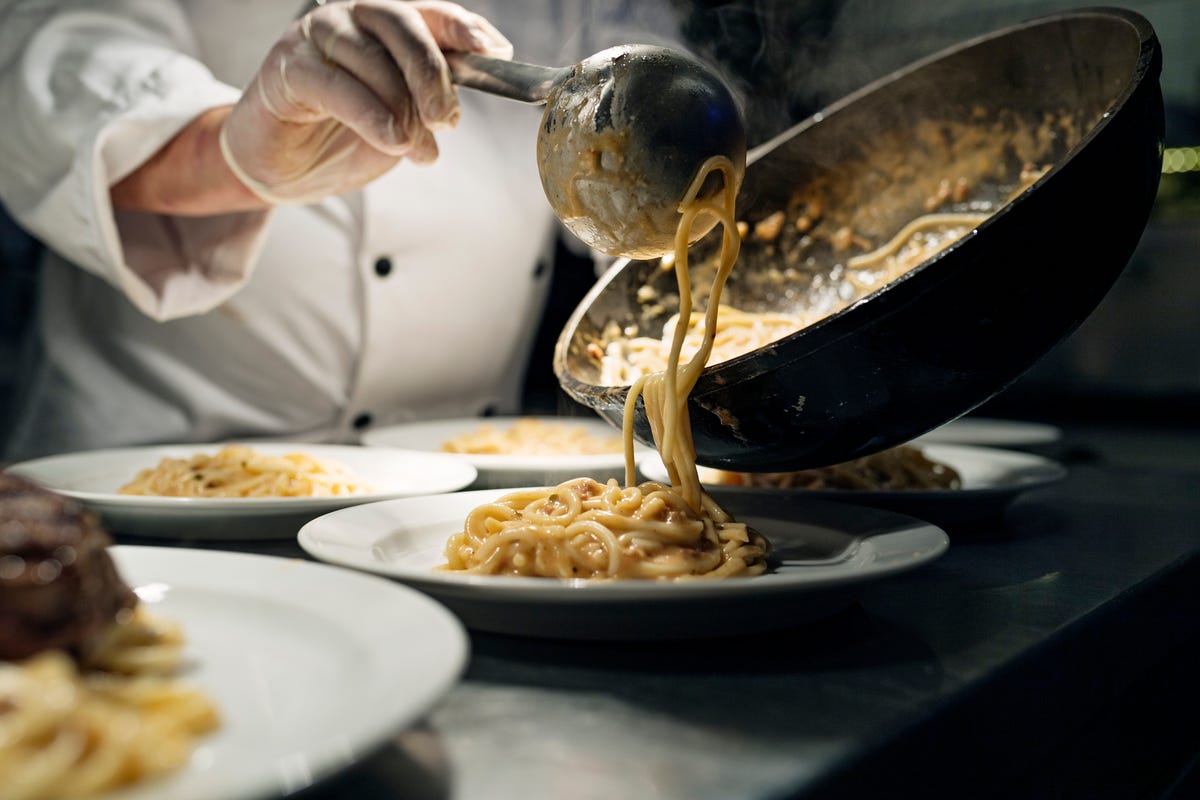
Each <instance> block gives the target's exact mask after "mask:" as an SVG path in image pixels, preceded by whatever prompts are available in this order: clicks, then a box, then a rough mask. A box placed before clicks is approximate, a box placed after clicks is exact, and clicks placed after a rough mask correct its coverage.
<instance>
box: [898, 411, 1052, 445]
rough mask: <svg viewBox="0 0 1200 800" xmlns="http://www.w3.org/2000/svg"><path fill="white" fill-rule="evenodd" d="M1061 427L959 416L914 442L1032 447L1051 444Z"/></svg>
mask: <svg viewBox="0 0 1200 800" xmlns="http://www.w3.org/2000/svg"><path fill="white" fill-rule="evenodd" d="M1061 438H1062V430H1061V429H1059V428H1057V427H1055V426H1054V425H1046V424H1044V423H1041V422H1022V421H1019V420H1009V419H988V418H987V417H960V418H959V419H956V420H954V421H952V422H947V423H946V424H945V425H943V426H941V427H940V428H934V429H933V430H931V431H930V432H929V433H926V434H924V435H923V436H918V437H917V439H916V441H918V442H920V443H921V444H970V445H976V446H979V447H1032V446H1034V445H1045V444H1053V443H1054V442H1057V441H1058V440H1059V439H1061Z"/></svg>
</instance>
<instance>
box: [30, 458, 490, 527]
mask: <svg viewBox="0 0 1200 800" xmlns="http://www.w3.org/2000/svg"><path fill="white" fill-rule="evenodd" d="M8 471H9V472H12V473H15V474H18V475H22V476H24V477H26V478H29V479H31V480H33V481H36V482H37V483H40V484H41V485H43V486H45V487H46V488H48V489H51V490H53V491H56V492H59V493H60V494H64V495H67V496H68V497H73V498H75V499H76V500H79V501H80V502H82V503H84V504H85V505H87V506H88V507H90V508H92V509H93V510H95V511H96V512H98V513H99V514H100V515H101V517H102V518H103V519H104V522H105V524H106V525H107V526H108V527H109V528H110V529H111V530H112V531H113V532H114V533H116V534H118V535H130V536H140V537H153V538H160V539H172V540H179V539H190V540H204V539H280V538H289V539H290V538H292V537H294V536H295V535H296V531H297V530H299V528H300V526H301V525H302V524H304V523H305V522H307V521H308V520H310V519H312V518H313V517H316V516H319V515H321V514H324V513H327V512H329V511H333V510H335V509H338V508H344V507H346V506H349V505H355V504H358V503H368V502H374V501H377V500H389V499H393V498H397V497H410V496H413V495H421V494H438V493H442V492H452V491H457V490H459V489H462V488H464V487H466V486H469V485H470V484H471V482H472V481H474V480H475V476H476V470H475V468H474V467H472V466H471V465H470V464H469V463H466V462H464V461H463V460H461V459H458V458H455V457H453V456H451V455H448V454H440V453H429V452H424V451H421V450H401V449H397V448H367V447H359V446H357V445H333V444H316V443H310V442H247V443H225V444H207V445H206V444H176V445H153V446H146V447H130V448H119V449H111V450H91V451H85V452H79V453H68V454H62V455H55V456H47V457H45V458H39V459H34V460H31V461H24V462H21V463H19V464H14V465H12V466H10V467H8Z"/></svg>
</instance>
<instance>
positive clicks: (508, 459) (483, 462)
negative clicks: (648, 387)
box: [360, 414, 646, 472]
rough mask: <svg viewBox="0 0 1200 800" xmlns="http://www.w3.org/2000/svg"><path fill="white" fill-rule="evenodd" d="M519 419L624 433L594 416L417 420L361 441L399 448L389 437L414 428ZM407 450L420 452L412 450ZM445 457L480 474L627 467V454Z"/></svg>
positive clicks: (384, 428)
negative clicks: (464, 462) (473, 467)
mask: <svg viewBox="0 0 1200 800" xmlns="http://www.w3.org/2000/svg"><path fill="white" fill-rule="evenodd" d="M519 419H535V420H537V421H539V422H554V423H566V424H581V425H585V426H589V427H594V428H596V429H597V430H599V429H601V428H602V429H604V430H607V431H609V432H611V433H612V434H613V435H614V436H617V437H620V436H621V430H620V429H619V428H616V427H614V426H612V425H610V424H608V423H607V422H606V421H605V420H604V418H603V417H600V416H599V415H595V416H555V415H552V414H504V415H500V416H494V417H444V418H437V419H427V420H415V421H413V422H402V423H396V424H394V425H384V426H379V427H376V428H372V429H371V430H369V431H367V432H365V433H363V434H362V436H361V437H360V440H361V441H362V443H363V446H365V447H372V448H374V447H393V448H395V447H398V446H400V445H396V444H389V443H388V442H387V441H386V439H387V437H388V436H389V435H391V434H394V433H395V432H397V431H400V430H403V429H414V428H434V427H435V426H439V425H445V426H461V427H462V428H463V429H464V430H465V429H467V428H469V427H472V426H473V427H475V428H478V427H479V426H480V425H484V424H488V423H504V424H506V425H511V424H512V423H514V422H516V421H517V420H519ZM406 449H420V448H412V447H411V446H408V447H406ZM645 449H646V448H645V445H642V444H640V443H637V444H635V452H634V455H635V459H636V458H637V457H638V455H639V454H640V453H641V452H642V451H644V450H645ZM422 452H430V453H442V451H439V450H428V451H425V450H422ZM443 455H450V456H456V457H458V458H461V459H463V460H464V461H466V462H468V463H470V464H472V465H474V466H475V467H476V468H477V469H480V470H481V471H483V470H486V471H491V470H506V471H513V472H518V471H520V472H535V471H546V470H562V469H575V468H579V469H588V468H595V467H606V466H614V465H622V464H624V463H625V453H624V452H623V451H621V452H617V453H585V454H578V453H576V454H571V453H565V454H562V455H556V454H555V455H551V454H538V455H522V454H511V455H510V454H504V453H443Z"/></svg>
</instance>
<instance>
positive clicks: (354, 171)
mask: <svg viewBox="0 0 1200 800" xmlns="http://www.w3.org/2000/svg"><path fill="white" fill-rule="evenodd" d="M450 50H461V51H468V52H476V53H483V54H485V55H490V56H495V57H499V58H511V57H512V44H511V43H510V42H509V41H508V40H507V39H506V38H504V36H503V35H501V33H500V32H499V31H498V30H496V28H494V27H493V26H492V24H491V23H489V22H488V21H487V20H486V19H484V18H483V17H481V16H479V15H478V14H474V13H472V12H470V11H467V10H466V9H464V8H462V7H461V6H459V5H456V4H454V3H449V2H441V0H414V1H413V2H407V1H406V0H358V2H355V1H354V0H347V2H341V3H330V4H327V5H324V6H321V7H320V8H318V9H316V10H314V11H312V12H310V13H308V14H306V15H305V16H303V17H301V18H300V19H298V20H297V21H296V22H294V23H293V24H292V25H291V26H290V27H289V28H288V30H287V32H286V33H284V35H283V37H282V38H281V39H280V40H279V41H278V42H276V44H275V45H274V47H272V48H271V52H270V53H269V54H268V55H267V57H266V60H265V61H264V62H263V64H262V66H261V67H260V68H259V71H258V74H257V75H256V76H255V78H254V80H253V81H252V82H251V83H250V85H249V87H248V88H247V89H246V91H245V92H244V93H243V94H242V97H241V99H240V100H239V101H238V102H237V104H236V105H234V107H233V109H232V110H231V112H230V113H229V116H228V117H227V118H226V120H225V123H224V125H223V126H222V128H221V135H220V142H221V152H222V154H223V155H224V156H225V160H226V161H227V162H228V163H229V166H230V168H231V169H232V170H233V172H234V174H235V175H236V176H237V177H238V179H239V180H240V181H241V182H242V183H244V184H246V186H247V187H249V188H250V189H251V190H252V191H253V192H254V193H255V194H257V195H259V196H260V197H262V198H263V199H264V200H267V201H269V202H271V203H304V202H310V201H313V200H317V199H320V198H322V197H325V196H328V195H331V194H341V193H343V192H347V191H351V190H353V189H357V188H359V187H360V186H363V185H364V184H366V183H368V182H370V181H371V180H373V179H374V178H376V177H378V176H379V175H382V174H383V173H384V172H386V171H387V170H389V169H391V167H392V166H394V165H395V164H396V162H397V161H399V160H400V159H401V158H408V159H409V160H411V161H414V162H417V163H428V162H431V161H433V160H434V159H435V158H437V155H438V148H437V142H436V141H435V140H434V133H433V132H434V131H436V130H439V129H444V128H448V127H453V126H454V125H455V124H457V122H458V118H459V113H460V109H459V104H458V96H457V94H456V93H455V88H454V86H453V85H452V84H451V82H450V72H449V68H448V67H447V65H446V60H445V58H444V57H443V56H442V52H443V51H450Z"/></svg>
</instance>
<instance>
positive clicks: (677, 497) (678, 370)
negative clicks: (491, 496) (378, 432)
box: [443, 157, 770, 580]
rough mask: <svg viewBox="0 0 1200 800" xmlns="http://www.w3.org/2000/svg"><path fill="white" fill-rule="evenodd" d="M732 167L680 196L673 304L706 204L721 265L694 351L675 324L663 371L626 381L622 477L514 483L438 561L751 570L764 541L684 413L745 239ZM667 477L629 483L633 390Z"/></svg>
mask: <svg viewBox="0 0 1200 800" xmlns="http://www.w3.org/2000/svg"><path fill="white" fill-rule="evenodd" d="M716 171H720V172H721V173H722V174H723V177H724V185H725V192H724V195H723V198H722V199H723V202H721V203H717V202H712V201H706V202H700V201H697V200H696V195H697V193H698V191H699V188H700V186H701V185H702V184H703V183H704V181H705V179H706V178H707V177H708V176H709V174H710V173H712V172H716ZM735 175H736V171H735V170H734V169H733V165H732V164H731V163H730V162H729V160H728V159H726V158H723V157H715V158H712V159H710V160H709V161H708V162H707V163H706V164H705V165H704V166H703V167H702V168H701V170H700V172H699V174H698V175H697V176H696V178H695V180H694V181H693V183H692V186H691V188H690V190H689V192H688V193H687V195H686V196H685V198H684V201H683V203H682V204H681V205H680V212H681V217H680V221H679V227H678V229H677V232H676V237H675V264H676V274H677V277H678V279H679V289H680V307H682V308H687V307H690V305H691V295H690V279H689V276H688V271H687V249H688V238H689V236H688V234H689V233H690V231H691V228H692V225H693V223H694V222H695V220H696V218H697V217H698V216H700V215H702V214H713V215H715V216H716V217H717V218H718V220H719V221H720V222H721V223H722V225H723V228H724V238H723V240H722V250H721V265H720V268H719V269H718V270H717V276H716V278H715V280H714V283H713V287H712V291H711V293H710V295H709V297H710V304H709V308H708V312H707V313H706V315H705V320H704V333H703V335H702V337H701V341H700V342H699V344H698V346H697V348H696V351H695V354H694V355H693V356H692V357H691V360H690V361H688V362H687V363H686V364H683V365H682V366H681V365H680V352H681V349H682V345H683V339H684V334H685V331H684V330H683V329H682V328H680V329H678V330H677V331H676V334H675V338H674V341H673V344H672V347H671V351H670V355H669V359H668V363H667V367H666V370H665V371H663V372H659V373H656V374H653V375H649V376H644V377H642V378H640V379H639V380H638V382H637V383H635V384H634V385H633V387H631V389H630V392H629V399H628V402H627V404H626V406H625V418H624V429H623V433H624V442H625V472H626V479H625V484H626V485H625V487H621V486H620V485H619V484H618V482H617V481H615V480H611V481H609V482H608V483H607V484H601V483H598V482H597V481H594V480H592V479H590V478H577V479H575V480H572V481H568V482H566V483H562V484H559V485H558V486H554V487H548V488H538V489H533V490H528V491H519V492H513V493H510V494H508V495H505V496H504V497H501V498H500V499H499V500H498V501H496V502H494V503H489V504H487V505H484V506H480V507H479V508H476V509H474V510H473V511H472V512H471V513H470V514H469V515H468V517H467V520H466V522H465V525H464V527H463V530H462V531H461V532H459V533H457V534H454V535H453V536H451V537H450V540H449V541H448V542H447V545H446V550H445V555H446V559H447V563H446V565H445V566H444V567H443V569H446V570H452V571H464V572H472V573H485V574H501V575H526V576H538V577H556V578H643V579H660V580H662V579H671V580H683V579H692V578H725V577H729V576H733V575H756V574H759V573H762V572H763V571H765V569H766V566H767V564H766V558H767V555H768V553H769V551H770V545H769V544H768V542H767V540H766V539H765V538H764V537H763V536H762V535H761V534H759V533H758V532H756V531H753V530H751V529H749V528H747V527H746V525H744V524H741V523H738V522H735V521H734V520H733V519H732V518H731V517H730V516H729V515H728V514H727V513H725V511H724V510H723V509H721V508H720V506H718V505H717V504H716V503H715V502H714V501H713V499H712V498H711V497H709V496H708V495H707V494H706V493H705V492H704V491H703V490H702V489H701V487H700V479H699V477H698V475H697V472H696V453H695V447H694V445H693V443H692V438H691V428H690V425H689V422H688V416H687V396H688V394H689V393H690V392H691V390H692V387H693V386H695V384H696V380H697V379H698V378H699V375H700V372H701V371H702V370H703V369H704V364H705V362H706V361H707V359H708V357H709V354H710V352H711V350H712V345H713V339H714V336H715V334H716V330H717V316H718V304H719V302H720V295H721V289H722V287H723V286H724V283H725V280H726V278H728V276H729V272H730V270H731V269H732V267H733V263H734V261H736V260H737V253H738V246H739V243H740V239H739V236H738V233H737V228H736V225H735V224H734V217H733V208H734V198H735V197H736V194H737V186H736V185H735V184H736V179H735V177H734V176H735ZM639 395H640V396H641V397H642V398H643V400H644V403H645V407H646V414H647V417H648V418H649V420H650V427H651V430H652V431H653V434H654V440H655V442H656V443H657V445H658V450H659V453H660V454H661V455H662V458H663V462H664V463H665V464H667V469H668V473H669V475H670V479H671V483H670V485H668V484H665V483H657V482H647V483H643V484H641V485H637V484H636V478H635V475H636V472H635V464H634V456H633V453H634V447H633V413H634V404H635V403H636V401H637V398H638V396H639Z"/></svg>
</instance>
